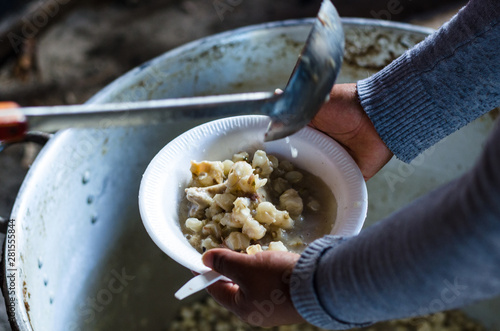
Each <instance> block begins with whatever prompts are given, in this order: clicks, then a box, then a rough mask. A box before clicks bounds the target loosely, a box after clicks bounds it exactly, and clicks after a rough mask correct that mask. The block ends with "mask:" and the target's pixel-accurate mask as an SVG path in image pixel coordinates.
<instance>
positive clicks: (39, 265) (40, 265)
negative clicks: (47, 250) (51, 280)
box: [38, 257, 43, 269]
mask: <svg viewBox="0 0 500 331" xmlns="http://www.w3.org/2000/svg"><path fill="white" fill-rule="evenodd" d="M42 267H43V262H42V258H41V257H39V258H38V269H42Z"/></svg>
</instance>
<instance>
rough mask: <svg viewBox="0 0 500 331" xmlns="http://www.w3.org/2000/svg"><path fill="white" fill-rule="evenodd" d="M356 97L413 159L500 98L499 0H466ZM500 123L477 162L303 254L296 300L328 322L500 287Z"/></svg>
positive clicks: (423, 310)
mask: <svg viewBox="0 0 500 331" xmlns="http://www.w3.org/2000/svg"><path fill="white" fill-rule="evenodd" d="M358 94H359V97H360V101H361V104H362V106H363V108H364V109H365V111H366V113H367V114H368V116H369V117H370V119H371V120H372V122H373V123H374V125H375V128H376V129H377V132H378V133H379V134H380V136H381V138H382V139H383V140H384V142H385V143H386V144H387V146H388V147H389V148H390V149H391V150H392V152H393V153H394V154H395V155H396V156H397V157H398V158H400V159H402V160H403V161H410V160H412V159H413V158H414V157H416V156H417V155H418V154H419V153H420V152H422V151H423V150H425V149H426V148H428V147H430V146H431V145H433V144H434V143H436V142H437V141H439V140H440V139H442V138H444V137H445V136H446V135H448V134H450V133H452V132H454V131H456V130H457V129H459V128H460V127H462V126H464V125H465V124H467V123H469V122H470V121H472V120H474V119H475V118H477V117H478V116H480V115H482V114H483V113H485V112H487V111H489V110H491V109H493V108H495V107H496V106H499V105H500V1H498V0H471V1H470V2H469V3H468V4H467V6H466V7H464V8H463V9H462V10H461V11H460V12H459V13H458V14H457V15H456V16H455V17H454V18H453V19H452V20H451V21H450V22H449V23H447V24H446V25H444V26H443V27H442V28H441V29H439V30H438V31H437V32H436V33H434V34H433V35H431V36H429V37H428V38H427V39H426V40H424V41H423V42H422V43H420V44H419V45H417V46H416V47H414V48H412V49H411V50H409V51H408V52H406V53H405V54H403V55H402V56H401V57H400V58H398V59H397V60H395V61H394V62H393V63H391V64H390V65H389V66H387V67H386V68H384V69H383V70H382V71H380V72H379V73H377V74H375V75H373V76H372V77H370V78H368V79H365V80H362V81H359V82H358ZM498 141H500V126H497V127H496V128H495V130H494V131H493V133H492V135H491V137H490V139H489V142H488V143H487V145H486V147H485V149H484V152H483V154H482V156H481V158H480V160H479V161H478V163H477V164H476V166H475V167H474V168H473V169H472V170H471V171H469V172H468V173H466V174H465V175H464V176H462V177H461V178H458V179H457V180H454V181H452V182H450V183H448V184H447V185H445V186H443V187H441V188H439V189H437V190H435V191H434V192H432V193H430V194H428V195H427V196H424V197H422V198H420V199H418V200H417V201H414V202H413V203H412V204H410V205H409V206H407V207H405V208H404V209H402V210H400V211H398V212H396V213H394V214H392V215H391V216H389V217H388V218H386V219H384V220H382V221H380V222H378V223H377V224H376V225H374V226H371V227H370V228H368V229H366V230H364V231H362V232H361V234H360V235H358V236H356V237H353V238H340V237H335V236H326V237H324V238H321V239H319V240H317V241H315V242H314V243H313V244H312V245H310V246H309V247H308V248H307V249H306V251H305V252H304V253H303V254H302V256H301V258H300V260H299V262H298V263H297V265H296V267H295V269H294V271H293V274H292V279H291V283H290V284H291V286H290V290H291V294H292V300H293V302H294V305H295V307H296V308H297V310H298V311H299V313H300V314H301V315H302V316H303V317H304V318H305V319H306V320H308V321H309V322H310V323H312V324H315V325H317V326H320V327H323V328H327V329H347V328H352V327H360V326H364V325H367V324H371V323H374V322H378V321H383V320H389V319H395V318H403V317H410V316H416V315H423V314H428V313H432V312H435V311H439V310H445V309H451V308H457V307H461V306H463V305H465V304H468V303H471V302H473V301H476V300H481V299H486V298H489V297H492V296H496V295H500V170H499V169H500V144H499V143H498Z"/></svg>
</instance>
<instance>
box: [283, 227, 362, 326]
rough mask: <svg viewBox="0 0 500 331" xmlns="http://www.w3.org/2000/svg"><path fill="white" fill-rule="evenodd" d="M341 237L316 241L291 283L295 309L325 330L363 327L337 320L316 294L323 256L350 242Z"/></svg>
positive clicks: (304, 253)
mask: <svg viewBox="0 0 500 331" xmlns="http://www.w3.org/2000/svg"><path fill="white" fill-rule="evenodd" d="M349 239H350V238H344V237H339V236H325V237H323V238H320V239H318V240H315V241H314V242H313V243H312V244H311V245H309V247H308V248H307V249H306V250H305V251H304V252H303V253H302V255H301V257H300V259H299V261H298V262H297V264H296V265H295V268H294V270H293V273H292V277H291V282H290V294H291V297H292V301H293V304H294V306H295V309H297V311H298V312H299V314H300V315H301V316H302V317H303V318H304V319H305V320H307V321H308V322H309V323H311V324H313V325H315V326H317V327H320V328H324V329H332V330H333V329H334V330H345V329H351V328H354V327H363V326H366V325H367V324H363V325H353V324H352V323H346V322H343V321H340V320H337V319H335V317H333V316H331V315H330V314H328V312H326V311H325V309H324V308H323V306H322V305H321V302H320V301H319V298H318V296H317V293H316V288H315V284H314V283H315V281H314V274H315V270H316V267H317V264H318V263H319V260H320V258H321V256H322V255H323V254H324V253H325V252H326V251H328V250H330V249H335V247H337V246H338V245H340V244H342V243H343V242H345V241H347V240H349Z"/></svg>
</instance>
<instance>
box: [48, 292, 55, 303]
mask: <svg viewBox="0 0 500 331" xmlns="http://www.w3.org/2000/svg"><path fill="white" fill-rule="evenodd" d="M49 302H50V304H53V303H54V294H52V293H51V294H50V297H49Z"/></svg>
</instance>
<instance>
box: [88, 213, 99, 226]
mask: <svg viewBox="0 0 500 331" xmlns="http://www.w3.org/2000/svg"><path fill="white" fill-rule="evenodd" d="M97 219H98V217H97V214H93V215H92V216H91V217H90V223H92V224H96V223H97Z"/></svg>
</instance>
